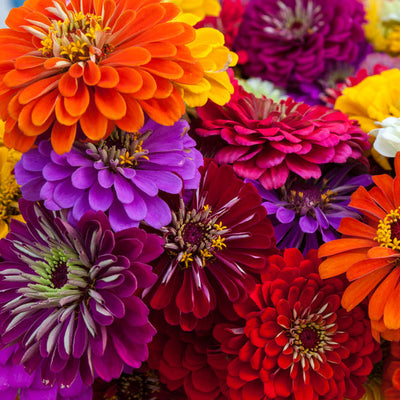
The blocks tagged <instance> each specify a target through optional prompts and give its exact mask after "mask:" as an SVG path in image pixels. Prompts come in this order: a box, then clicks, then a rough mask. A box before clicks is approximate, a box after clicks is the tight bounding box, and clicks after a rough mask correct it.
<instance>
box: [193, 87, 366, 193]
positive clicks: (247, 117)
mask: <svg viewBox="0 0 400 400" xmlns="http://www.w3.org/2000/svg"><path fill="white" fill-rule="evenodd" d="M197 111H198V114H199V116H200V118H201V120H202V125H201V126H200V127H199V128H198V129H197V130H196V132H197V134H198V135H200V136H203V137H208V136H220V137H221V139H222V140H221V141H220V143H219V145H220V146H219V150H218V151H217V153H216V155H215V159H216V161H217V162H218V163H219V164H232V165H233V169H234V171H235V172H236V174H237V175H239V176H240V177H242V178H250V179H256V180H258V181H259V182H260V183H261V184H262V185H263V186H264V187H265V188H266V189H268V190H270V189H276V188H278V187H280V186H282V185H283V184H284V183H285V182H286V179H287V177H288V175H289V172H293V173H295V174H297V175H299V176H300V177H302V178H303V179H310V178H319V177H320V176H321V168H320V165H321V164H326V163H339V164H340V163H345V162H346V161H347V160H348V159H349V158H354V159H358V158H361V157H362V153H363V151H364V150H366V149H368V148H369V143H368V139H367V135H366V134H365V133H364V132H362V130H361V129H360V128H359V127H358V126H357V125H356V123H355V122H354V121H351V120H349V118H348V117H347V116H346V115H345V114H343V113H342V112H341V111H336V110H331V109H329V108H328V107H325V106H309V105H307V104H305V103H297V102H295V101H294V100H293V99H291V98H288V99H286V100H281V102H280V103H275V102H274V101H273V100H271V99H267V98H265V97H264V98H257V97H255V96H254V95H253V94H250V93H247V92H245V91H244V90H243V89H241V88H237V90H236V92H235V94H234V96H233V97H232V99H231V101H230V102H229V103H228V104H226V105H225V106H223V107H220V106H217V105H216V104H213V103H208V104H207V105H206V106H204V107H202V108H199V109H198V110H197Z"/></svg>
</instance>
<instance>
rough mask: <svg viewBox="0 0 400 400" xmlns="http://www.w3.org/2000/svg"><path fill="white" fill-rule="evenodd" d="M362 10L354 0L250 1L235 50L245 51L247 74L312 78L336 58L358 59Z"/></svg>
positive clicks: (283, 81) (278, 79) (284, 82)
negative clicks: (246, 55)
mask: <svg viewBox="0 0 400 400" xmlns="http://www.w3.org/2000/svg"><path fill="white" fill-rule="evenodd" d="M364 14H365V12H364V8H363V5H362V3H361V2H360V1H358V0H331V1H326V0H281V1H275V0H250V1H249V2H248V4H247V7H246V10H245V12H244V15H243V19H242V23H241V26H240V29H239V34H238V35H237V39H236V43H235V45H234V49H235V51H237V50H246V51H247V53H248V56H249V57H248V60H249V61H248V63H247V64H246V65H245V67H244V71H245V73H246V74H247V75H249V76H255V77H260V78H262V79H263V80H268V81H271V82H273V83H274V84H276V85H279V86H283V87H288V86H298V85H301V84H303V83H305V84H307V83H313V82H315V81H316V80H318V79H319V78H320V77H321V76H322V75H323V74H324V73H325V72H326V71H327V70H328V69H329V68H330V67H331V65H332V64H333V63H335V62H345V63H349V64H352V63H356V62H358V61H359V57H360V54H362V53H361V52H362V50H363V47H364V45H365V43H366V40H365V34H364V31H363V27H362V24H363V22H364Z"/></svg>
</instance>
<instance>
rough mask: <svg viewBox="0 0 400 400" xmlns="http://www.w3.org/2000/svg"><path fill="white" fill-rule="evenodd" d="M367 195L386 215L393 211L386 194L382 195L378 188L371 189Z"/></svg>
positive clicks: (392, 205)
mask: <svg viewBox="0 0 400 400" xmlns="http://www.w3.org/2000/svg"><path fill="white" fill-rule="evenodd" d="M369 194H370V196H371V197H372V198H373V199H374V200H375V202H376V203H377V204H378V205H379V206H380V207H381V208H383V209H384V210H385V212H386V213H389V212H390V211H391V210H394V208H395V207H394V204H393V203H391V202H390V201H389V199H388V197H387V196H386V193H384V192H383V191H382V189H381V188H379V187H378V186H375V187H373V188H372V189H371V190H370V191H369Z"/></svg>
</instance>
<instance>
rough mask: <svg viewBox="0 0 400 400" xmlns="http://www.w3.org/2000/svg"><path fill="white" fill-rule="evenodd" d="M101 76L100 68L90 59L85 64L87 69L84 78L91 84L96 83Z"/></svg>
mask: <svg viewBox="0 0 400 400" xmlns="http://www.w3.org/2000/svg"><path fill="white" fill-rule="evenodd" d="M100 77H101V72H100V68H99V67H98V66H97V64H95V63H94V62H93V61H90V60H89V61H88V62H87V63H86V64H85V70H84V72H83V80H84V81H85V83H86V84H87V85H89V86H94V85H96V84H97V83H98V82H99V80H100Z"/></svg>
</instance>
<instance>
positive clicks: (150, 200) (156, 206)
mask: <svg viewBox="0 0 400 400" xmlns="http://www.w3.org/2000/svg"><path fill="white" fill-rule="evenodd" d="M144 196H145V195H144ZM144 200H145V202H146V206H147V215H146V218H145V219H144V220H145V221H146V222H147V223H148V224H149V225H150V226H152V227H153V228H156V229H160V228H162V227H163V226H166V225H168V224H169V223H170V222H171V210H170V208H169V206H168V204H167V203H166V202H165V201H164V200H161V199H160V198H159V197H150V196H146V197H144Z"/></svg>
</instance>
